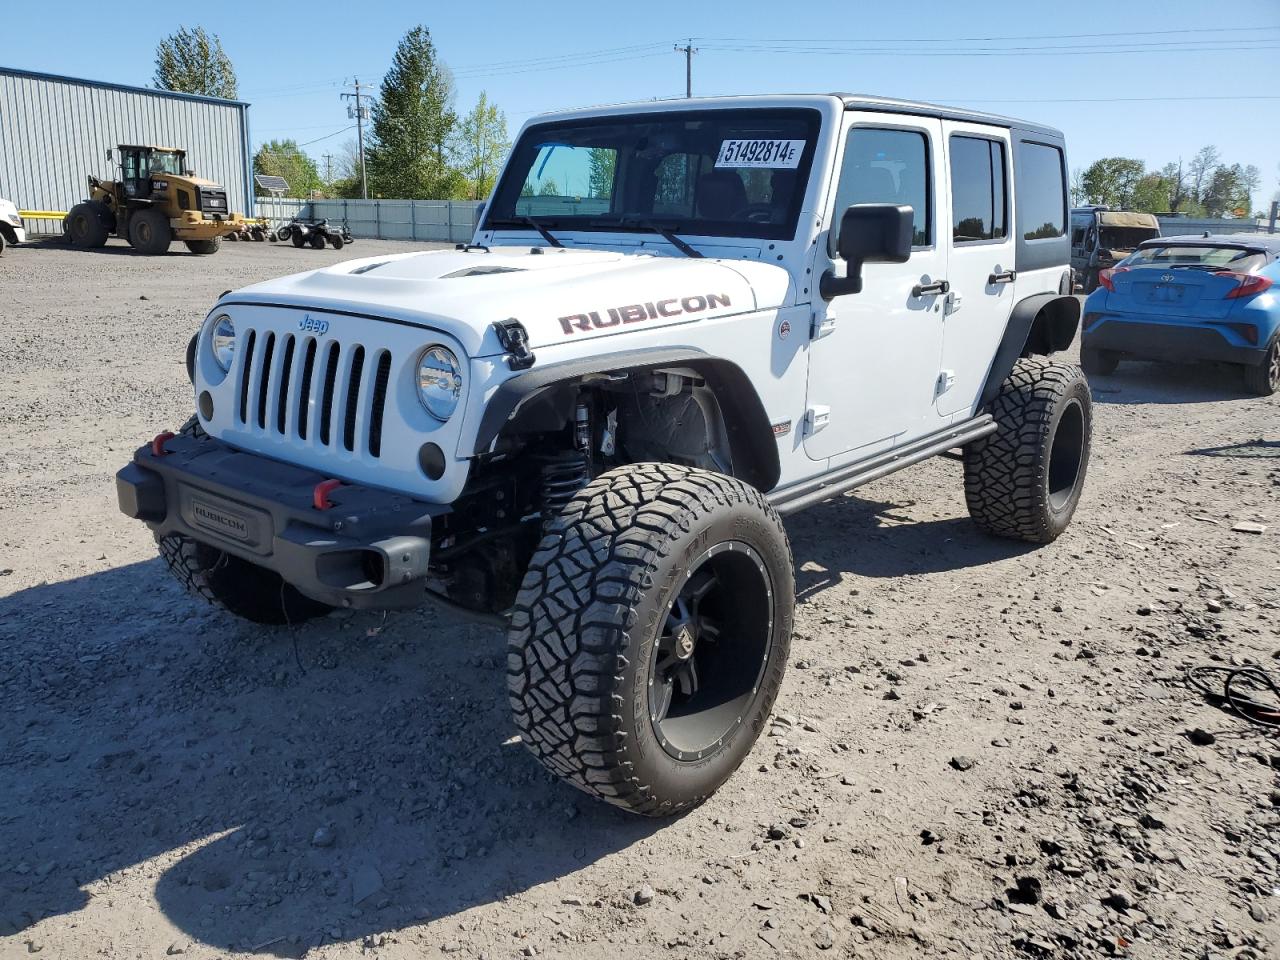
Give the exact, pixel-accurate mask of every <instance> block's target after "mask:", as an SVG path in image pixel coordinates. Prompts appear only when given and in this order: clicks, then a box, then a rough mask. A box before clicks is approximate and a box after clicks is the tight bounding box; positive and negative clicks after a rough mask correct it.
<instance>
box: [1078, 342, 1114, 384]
mask: <svg viewBox="0 0 1280 960" xmlns="http://www.w3.org/2000/svg"><path fill="white" fill-rule="evenodd" d="M1118 366H1120V355H1119V354H1118V353H1116V352H1114V351H1112V350H1099V349H1097V348H1095V347H1081V348H1080V368H1081V369H1082V370H1084V372H1085V373H1087V374H1088V375H1089V376H1091V377H1105V376H1108V375H1110V374H1113V373H1115V372H1116V367H1118Z"/></svg>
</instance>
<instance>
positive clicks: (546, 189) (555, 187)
mask: <svg viewBox="0 0 1280 960" xmlns="http://www.w3.org/2000/svg"><path fill="white" fill-rule="evenodd" d="M538 196H540V197H558V196H560V185H559V184H558V183H556V182H555V181H554V180H544V181H542V186H541V188H539V190H538Z"/></svg>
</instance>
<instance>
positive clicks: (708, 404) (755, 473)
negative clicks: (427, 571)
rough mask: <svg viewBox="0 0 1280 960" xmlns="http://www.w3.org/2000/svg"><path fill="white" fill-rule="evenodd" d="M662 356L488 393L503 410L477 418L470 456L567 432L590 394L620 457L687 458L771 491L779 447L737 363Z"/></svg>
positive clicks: (686, 461)
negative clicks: (537, 436) (485, 420)
mask: <svg viewBox="0 0 1280 960" xmlns="http://www.w3.org/2000/svg"><path fill="white" fill-rule="evenodd" d="M663 359H664V360H667V361H668V362H662V360H659V359H658V358H657V357H654V358H652V362H647V363H641V364H636V365H629V366H621V367H613V368H606V369H598V370H597V369H591V370H584V371H581V372H570V371H568V370H566V371H564V372H565V373H568V374H569V375H568V376H565V377H564V378H563V379H551V378H547V377H545V376H544V377H538V378H536V379H535V378H530V382H529V383H528V384H526V385H525V386H526V387H527V389H521V390H519V391H518V392H517V391H516V390H515V389H513V390H512V391H509V393H508V395H507V396H506V397H499V396H495V397H494V398H493V401H491V406H493V407H495V408H496V409H497V410H499V411H500V412H504V416H503V420H502V421H501V422H500V423H496V424H495V422H494V420H495V419H496V418H488V423H486V424H482V426H481V431H480V435H479V436H478V437H477V443H476V453H477V454H480V455H483V454H485V453H488V452H490V451H498V450H501V449H502V448H504V447H511V446H513V445H518V444H519V443H520V440H521V437H522V436H528V435H534V434H543V435H545V434H547V433H554V432H556V431H562V430H567V429H568V428H569V427H570V425H571V424H572V423H573V419H574V411H575V408H576V406H577V404H578V402H579V400H580V399H582V398H583V397H588V398H592V401H593V407H594V409H595V410H596V411H597V412H598V414H599V416H600V417H604V418H606V419H608V418H610V417H611V418H612V420H611V421H610V422H611V424H612V426H611V428H609V429H610V430H611V440H610V441H609V442H610V443H611V444H616V451H617V452H616V454H615V456H617V457H618V458H619V459H620V460H621V461H623V462H640V461H649V460H662V461H667V462H672V463H684V464H686V465H688V466H697V467H701V468H703V469H710V470H716V471H718V472H721V473H727V474H730V475H732V476H735V477H738V478H739V479H741V480H743V481H744V482H746V483H749V484H751V486H753V487H755V488H756V489H758V490H761V491H768V490H770V489H772V488H773V487H774V486H775V485H776V484H777V482H778V476H779V474H780V470H781V466H780V462H779V459H778V450H777V445H776V442H775V440H774V438H773V431H772V429H771V427H770V425H769V418H768V415H767V414H766V412H765V409H764V405H763V404H762V403H761V402H760V397H759V396H758V395H757V394H756V391H755V388H754V387H753V386H752V384H751V381H750V379H749V378H748V377H747V375H746V374H745V373H744V372H743V371H742V369H741V368H740V367H738V366H737V365H736V364H734V363H731V362H729V361H727V360H719V359H716V358H711V357H706V356H698V355H694V356H688V355H685V356H679V357H677V356H674V355H673V356H670V357H669V358H667V357H664V358H663ZM548 369H551V368H548ZM525 379H526V378H525V377H518V378H516V379H515V380H512V381H509V385H515V384H519V383H520V381H523V380H525ZM504 389H505V385H504ZM499 393H500V394H501V393H502V390H500V391H499ZM505 411H509V412H505ZM494 427H496V430H495V429H493V428H494ZM486 428H488V429H486ZM601 432H602V431H601V430H598V431H597V433H601Z"/></svg>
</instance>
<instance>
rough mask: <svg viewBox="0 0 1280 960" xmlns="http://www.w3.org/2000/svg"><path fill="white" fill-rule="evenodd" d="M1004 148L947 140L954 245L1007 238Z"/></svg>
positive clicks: (990, 143) (988, 143)
mask: <svg viewBox="0 0 1280 960" xmlns="http://www.w3.org/2000/svg"><path fill="white" fill-rule="evenodd" d="M1005 169H1006V167H1005V158H1004V144H1003V143H1001V142H1000V141H999V140H987V139H984V138H979V137H952V138H951V213H952V220H951V223H952V229H951V238H952V240H953V241H955V242H956V243H973V242H977V241H982V240H1003V239H1004V238H1005V237H1007V236H1008V235H1009V229H1008V216H1009V190H1008V188H1007V187H1006V185H1005Z"/></svg>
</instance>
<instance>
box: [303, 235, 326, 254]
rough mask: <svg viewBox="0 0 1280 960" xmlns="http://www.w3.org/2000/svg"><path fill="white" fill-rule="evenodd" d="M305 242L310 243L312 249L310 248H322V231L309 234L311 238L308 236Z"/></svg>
mask: <svg viewBox="0 0 1280 960" xmlns="http://www.w3.org/2000/svg"><path fill="white" fill-rule="evenodd" d="M307 242H308V243H310V244H311V249H312V250H323V249H324V234H323V233H313V234H312V235H311V238H310V239H309V240H308V241H307Z"/></svg>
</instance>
